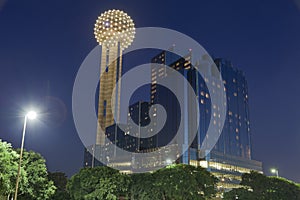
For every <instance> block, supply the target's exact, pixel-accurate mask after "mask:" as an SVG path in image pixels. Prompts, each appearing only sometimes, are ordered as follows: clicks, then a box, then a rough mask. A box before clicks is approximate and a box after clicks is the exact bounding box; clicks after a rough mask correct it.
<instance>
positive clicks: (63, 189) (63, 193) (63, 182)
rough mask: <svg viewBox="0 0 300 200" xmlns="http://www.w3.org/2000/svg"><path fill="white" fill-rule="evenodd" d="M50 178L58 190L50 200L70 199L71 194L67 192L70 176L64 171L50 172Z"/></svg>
mask: <svg viewBox="0 0 300 200" xmlns="http://www.w3.org/2000/svg"><path fill="white" fill-rule="evenodd" d="M48 178H49V180H51V181H53V183H54V185H55V187H56V191H55V193H54V195H53V196H52V197H51V198H50V200H69V199H70V196H69V193H68V192H67V183H68V178H67V176H66V175H65V173H63V172H54V173H51V172H49V173H48Z"/></svg>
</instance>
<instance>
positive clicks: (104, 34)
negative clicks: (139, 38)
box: [94, 10, 135, 49]
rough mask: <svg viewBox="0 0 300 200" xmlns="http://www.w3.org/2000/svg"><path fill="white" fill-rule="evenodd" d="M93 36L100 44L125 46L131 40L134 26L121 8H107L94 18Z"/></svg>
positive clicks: (123, 47)
mask: <svg viewBox="0 0 300 200" xmlns="http://www.w3.org/2000/svg"><path fill="white" fill-rule="evenodd" d="M94 34H95V38H96V39H97V42H98V43H99V44H100V45H105V46H106V47H112V46H116V45H118V42H120V46H121V48H122V49H125V48H127V47H128V46H129V45H130V44H131V43H132V41H133V39H134V35H135V28H134V23H133V20H132V19H131V18H130V17H129V16H128V15H127V13H125V12H123V11H121V10H108V11H105V12H104V13H102V14H101V15H100V16H99V17H98V19H97V20H96V24H95V28H94Z"/></svg>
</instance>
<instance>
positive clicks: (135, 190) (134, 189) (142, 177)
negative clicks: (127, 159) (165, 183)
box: [130, 173, 161, 200]
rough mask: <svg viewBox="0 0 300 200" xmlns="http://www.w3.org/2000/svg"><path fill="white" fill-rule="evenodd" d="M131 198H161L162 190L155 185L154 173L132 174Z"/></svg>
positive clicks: (149, 199) (146, 199) (156, 199)
mask: <svg viewBox="0 0 300 200" xmlns="http://www.w3.org/2000/svg"><path fill="white" fill-rule="evenodd" d="M131 179H132V184H131V186H130V199H131V200H140V199H143V200H161V195H160V190H159V188H158V187H156V186H155V184H154V182H155V177H154V175H153V173H140V174H132V175H131Z"/></svg>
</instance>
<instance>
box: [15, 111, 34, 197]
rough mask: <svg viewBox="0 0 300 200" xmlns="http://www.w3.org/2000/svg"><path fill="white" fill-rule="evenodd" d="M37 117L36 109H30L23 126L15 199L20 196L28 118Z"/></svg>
mask: <svg viewBox="0 0 300 200" xmlns="http://www.w3.org/2000/svg"><path fill="white" fill-rule="evenodd" d="M36 117H37V114H36V112H35V111H30V112H28V113H27V114H26V115H25V119H24V126H23V134H22V143H21V152H20V160H19V166H18V175H17V182H16V191H15V197H14V200H17V197H18V187H19V179H20V171H21V164H22V156H23V149H24V139H25V131H26V124H27V119H30V120H33V119H35V118H36Z"/></svg>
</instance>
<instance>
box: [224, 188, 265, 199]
mask: <svg viewBox="0 0 300 200" xmlns="http://www.w3.org/2000/svg"><path fill="white" fill-rule="evenodd" d="M237 198H238V199H241V200H260V198H259V195H257V194H256V193H253V192H252V191H251V190H248V189H247V188H236V189H233V190H231V191H229V192H226V193H225V194H224V200H236V199H237Z"/></svg>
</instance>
